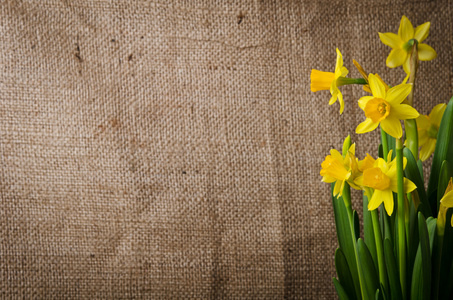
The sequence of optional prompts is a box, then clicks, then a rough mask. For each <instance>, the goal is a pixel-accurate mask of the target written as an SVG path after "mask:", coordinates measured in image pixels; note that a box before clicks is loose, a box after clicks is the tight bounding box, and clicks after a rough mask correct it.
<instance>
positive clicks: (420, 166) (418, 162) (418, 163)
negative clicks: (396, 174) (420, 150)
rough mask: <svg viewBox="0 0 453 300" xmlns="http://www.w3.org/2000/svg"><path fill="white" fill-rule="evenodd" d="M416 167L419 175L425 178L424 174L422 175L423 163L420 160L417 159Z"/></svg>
mask: <svg viewBox="0 0 453 300" xmlns="http://www.w3.org/2000/svg"><path fill="white" fill-rule="evenodd" d="M417 167H418V171H419V172H420V177H421V178H425V176H423V163H422V161H421V160H417Z"/></svg>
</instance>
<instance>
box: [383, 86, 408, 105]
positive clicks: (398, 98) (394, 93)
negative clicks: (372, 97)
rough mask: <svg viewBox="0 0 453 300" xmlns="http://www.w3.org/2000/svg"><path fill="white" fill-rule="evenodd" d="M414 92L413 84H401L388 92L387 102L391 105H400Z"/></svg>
mask: <svg viewBox="0 0 453 300" xmlns="http://www.w3.org/2000/svg"><path fill="white" fill-rule="evenodd" d="M411 90H412V84H399V85H397V86H394V87H392V88H391V89H389V90H388V91H387V97H386V98H385V101H387V102H388V103H390V104H400V103H401V102H403V101H404V99H406V97H407V96H408V95H409V94H410V92H411Z"/></svg>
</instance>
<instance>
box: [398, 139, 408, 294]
mask: <svg viewBox="0 0 453 300" xmlns="http://www.w3.org/2000/svg"><path fill="white" fill-rule="evenodd" d="M396 174H397V182H398V210H397V218H398V262H399V263H398V267H399V274H400V284H401V290H402V292H403V299H407V292H406V230H405V209H404V181H403V141H402V139H397V140H396Z"/></svg>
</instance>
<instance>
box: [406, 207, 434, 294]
mask: <svg viewBox="0 0 453 300" xmlns="http://www.w3.org/2000/svg"><path fill="white" fill-rule="evenodd" d="M435 229H436V220H435V219H433V218H428V220H425V217H424V216H423V214H422V213H420V212H419V213H418V232H419V239H420V244H419V247H418V251H417V255H416V257H415V262H414V269H413V273H412V285H411V299H429V297H430V294H431V276H432V274H431V252H432V247H433V241H434V234H435Z"/></svg>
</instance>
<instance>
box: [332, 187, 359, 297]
mask: <svg viewBox="0 0 453 300" xmlns="http://www.w3.org/2000/svg"><path fill="white" fill-rule="evenodd" d="M332 189H333V184H332ZM332 204H333V212H334V217H335V226H336V229H337V237H338V244H339V246H340V249H341V251H342V252H343V254H344V256H345V257H346V261H347V262H348V267H349V271H350V272H351V276H352V279H353V282H354V290H355V295H356V299H360V298H361V291H360V281H359V273H358V269H357V262H356V256H355V255H356V252H355V249H354V245H353V244H352V243H353V238H352V235H351V227H350V224H349V217H348V213H347V211H346V206H345V204H344V201H343V199H342V198H341V197H340V198H335V197H333V196H332Z"/></svg>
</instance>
